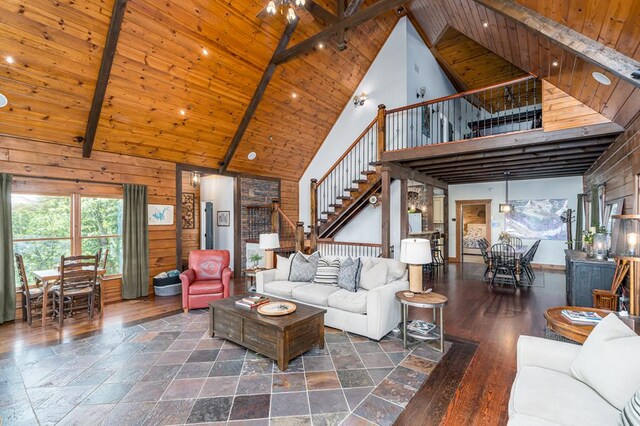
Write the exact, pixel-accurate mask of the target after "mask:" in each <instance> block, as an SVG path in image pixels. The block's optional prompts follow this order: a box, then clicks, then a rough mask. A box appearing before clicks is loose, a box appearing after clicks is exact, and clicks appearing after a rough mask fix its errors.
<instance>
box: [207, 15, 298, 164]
mask: <svg viewBox="0 0 640 426" xmlns="http://www.w3.org/2000/svg"><path fill="white" fill-rule="evenodd" d="M298 21H299V19H296V20H295V21H293V22H290V23H288V24H287V26H286V27H285V29H284V32H283V33H282V37H280V41H279V42H278V46H277V47H276V50H275V51H274V52H273V55H272V56H271V60H270V61H269V65H267V69H265V70H264V73H263V74H262V78H261V79H260V83H258V87H256V91H255V92H254V93H253V97H252V98H251V101H250V102H249V105H248V106H247V109H246V110H245V112H244V116H243V117H242V120H241V121H240V125H239V126H238V128H237V129H236V133H235V134H234V135H233V139H231V143H230V144H229V148H227V153H226V154H225V155H224V158H223V160H222V161H221V162H220V164H219V166H220V173H223V172H224V171H225V170H227V167H229V163H231V160H232V159H233V154H235V152H236V150H237V149H238V145H240V141H241V140H242V137H243V136H244V133H245V132H246V131H247V127H248V126H249V123H250V122H251V118H253V114H254V113H255V112H256V109H258V105H259V104H260V101H261V100H262V96H263V95H264V92H265V90H266V89H267V86H268V85H269V82H270V81H271V77H273V73H274V72H275V71H276V62H275V58H276V57H277V56H278V55H279V54H280V52H282V51H284V50H285V49H286V47H287V44H289V40H291V36H293V32H294V31H295V30H296V26H297V25H298Z"/></svg>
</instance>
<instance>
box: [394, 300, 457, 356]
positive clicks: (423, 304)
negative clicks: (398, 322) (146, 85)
mask: <svg viewBox="0 0 640 426" xmlns="http://www.w3.org/2000/svg"><path fill="white" fill-rule="evenodd" d="M405 293H409V291H408V290H406V291H399V292H397V293H396V299H398V300H399V301H400V303H401V308H402V344H403V345H404V348H405V349H406V348H407V336H409V337H412V338H414V339H417V340H439V341H440V348H439V349H438V350H439V351H440V352H444V315H443V314H442V309H443V308H444V307H445V306H447V302H448V301H449V299H447V297H446V296H443V295H442V294H438V293H427V294H417V293H416V294H414V295H413V297H407V296H405ZM409 306H413V307H414V308H431V309H433V323H434V324H435V325H437V327H436V328H434V329H433V330H431V331H429V333H427V334H418V333H411V332H408V331H407V316H408V314H409ZM436 310H439V311H440V312H439V315H436ZM438 316H439V317H440V319H439V320H437V317H438ZM438 331H439V332H438Z"/></svg>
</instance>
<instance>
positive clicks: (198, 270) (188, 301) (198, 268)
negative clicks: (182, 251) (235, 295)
mask: <svg viewBox="0 0 640 426" xmlns="http://www.w3.org/2000/svg"><path fill="white" fill-rule="evenodd" d="M229 258H230V256H229V251H228V250H193V251H192V252H190V253H189V269H187V270H186V271H184V272H183V273H182V274H180V281H182V308H183V309H184V311H185V312H189V309H198V308H206V307H207V304H208V303H209V302H211V301H213V300H218V299H224V298H225V297H229V285H230V282H231V269H229Z"/></svg>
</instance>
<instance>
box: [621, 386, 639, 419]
mask: <svg viewBox="0 0 640 426" xmlns="http://www.w3.org/2000/svg"><path fill="white" fill-rule="evenodd" d="M622 424H623V426H637V425H640V390H639V391H638V392H636V393H635V394H634V395H633V396H632V397H631V399H630V400H629V402H627V405H625V407H624V409H623V410H622Z"/></svg>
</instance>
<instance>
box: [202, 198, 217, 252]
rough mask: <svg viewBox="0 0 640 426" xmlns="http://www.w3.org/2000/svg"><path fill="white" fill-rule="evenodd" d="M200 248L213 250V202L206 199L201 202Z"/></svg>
mask: <svg viewBox="0 0 640 426" xmlns="http://www.w3.org/2000/svg"><path fill="white" fill-rule="evenodd" d="M202 205H203V209H202V229H203V230H204V233H203V234H202V244H201V246H202V248H204V249H205V250H213V246H214V240H213V202H211V201H206V202H204V203H202Z"/></svg>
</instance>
